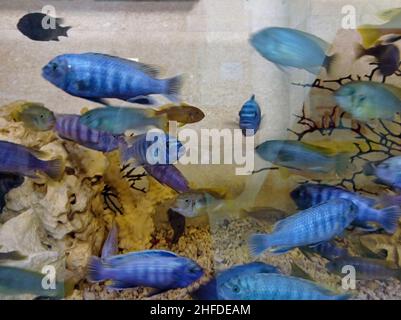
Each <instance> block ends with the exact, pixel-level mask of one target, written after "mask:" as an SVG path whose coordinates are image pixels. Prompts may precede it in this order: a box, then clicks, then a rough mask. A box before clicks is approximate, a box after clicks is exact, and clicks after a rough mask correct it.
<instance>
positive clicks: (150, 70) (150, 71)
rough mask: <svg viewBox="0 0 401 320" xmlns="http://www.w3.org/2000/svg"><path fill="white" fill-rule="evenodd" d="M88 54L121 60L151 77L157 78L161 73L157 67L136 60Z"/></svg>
mask: <svg viewBox="0 0 401 320" xmlns="http://www.w3.org/2000/svg"><path fill="white" fill-rule="evenodd" d="M87 54H93V55H98V56H104V57H109V58H112V59H116V60H119V61H121V62H124V63H126V64H130V65H132V66H134V67H135V68H137V69H138V70H141V71H142V72H144V73H146V74H147V75H149V76H151V77H156V76H158V75H159V73H160V69H159V67H157V66H154V65H150V64H145V63H142V62H138V61H134V60H131V59H125V58H120V57H117V56H113V55H111V54H104V53H96V52H88V53H87Z"/></svg>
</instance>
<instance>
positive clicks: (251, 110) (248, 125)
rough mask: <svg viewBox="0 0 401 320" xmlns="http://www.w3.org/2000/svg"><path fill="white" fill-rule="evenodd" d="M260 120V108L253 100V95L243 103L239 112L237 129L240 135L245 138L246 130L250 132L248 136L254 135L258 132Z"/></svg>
mask: <svg viewBox="0 0 401 320" xmlns="http://www.w3.org/2000/svg"><path fill="white" fill-rule="evenodd" d="M261 120H262V114H261V111H260V107H259V104H258V103H257V102H256V100H255V95H253V96H252V97H251V99H249V100H248V101H247V102H245V104H244V105H243V106H242V108H241V110H240V112H239V127H240V128H241V129H242V134H243V135H244V136H246V135H247V132H246V130H247V129H248V130H252V133H251V134H250V135H254V134H255V133H256V132H257V131H258V130H259V126H260V121H261Z"/></svg>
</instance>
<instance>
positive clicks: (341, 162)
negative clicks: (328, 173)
mask: <svg viewBox="0 0 401 320" xmlns="http://www.w3.org/2000/svg"><path fill="white" fill-rule="evenodd" d="M350 165H351V163H350V155H349V154H348V153H347V152H343V153H339V154H338V155H336V173H337V174H338V175H339V176H343V175H344V174H346V173H347V171H348V170H349V169H350Z"/></svg>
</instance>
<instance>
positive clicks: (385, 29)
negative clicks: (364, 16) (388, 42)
mask: <svg viewBox="0 0 401 320" xmlns="http://www.w3.org/2000/svg"><path fill="white" fill-rule="evenodd" d="M378 17H379V18H381V19H382V20H386V21H387V22H386V23H384V24H381V25H372V24H365V25H361V26H359V27H358V28H357V30H358V32H359V33H360V35H361V37H362V42H363V45H364V47H365V48H369V47H371V46H372V45H374V44H375V43H376V42H377V40H378V39H379V38H381V37H382V36H385V35H401V8H395V9H389V10H385V11H383V12H380V13H379V14H378Z"/></svg>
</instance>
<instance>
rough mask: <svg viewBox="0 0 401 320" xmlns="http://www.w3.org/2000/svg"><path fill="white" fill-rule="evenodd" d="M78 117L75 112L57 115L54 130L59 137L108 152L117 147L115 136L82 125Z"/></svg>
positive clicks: (117, 142) (117, 140) (117, 141)
mask: <svg viewBox="0 0 401 320" xmlns="http://www.w3.org/2000/svg"><path fill="white" fill-rule="evenodd" d="M79 119H80V116H79V115H75V114H61V115H57V116H56V125H55V128H54V130H55V131H56V132H57V134H58V135H59V136H60V137H61V138H63V139H67V140H71V141H74V142H76V143H78V144H80V145H82V146H84V147H87V148H89V149H92V150H97V151H102V152H110V151H113V150H116V149H118V146H119V139H118V137H117V136H114V135H112V134H111V133H109V132H104V131H98V130H94V129H91V128H89V127H87V126H84V125H83V124H81V123H80V121H79Z"/></svg>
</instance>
